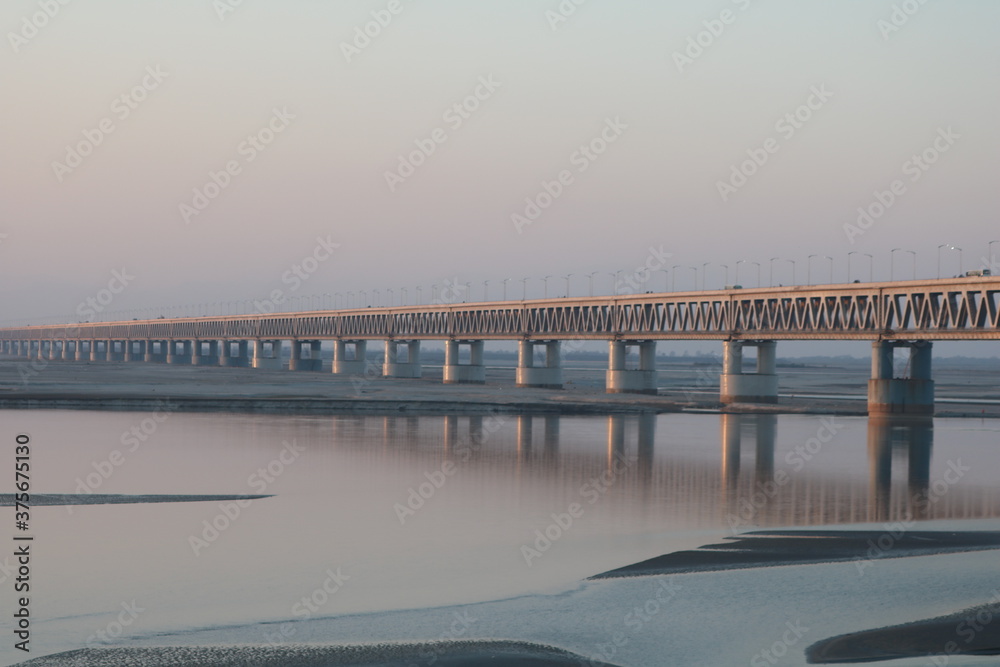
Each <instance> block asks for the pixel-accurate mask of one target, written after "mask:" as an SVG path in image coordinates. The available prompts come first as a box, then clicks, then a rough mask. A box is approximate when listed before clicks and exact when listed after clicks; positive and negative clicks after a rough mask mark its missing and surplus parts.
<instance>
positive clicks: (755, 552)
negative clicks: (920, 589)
mask: <svg viewBox="0 0 1000 667" xmlns="http://www.w3.org/2000/svg"><path fill="white" fill-rule="evenodd" d="M886 536H889V537H890V538H891V540H890V542H889V547H888V548H884V547H881V546H879V545H880V540H881V541H883V542H884V541H885V539H886ZM985 549H1000V532H994V531H954V532H948V531H913V530H910V531H906V532H905V533H903V534H901V535H895V536H894V535H890V534H889V533H887V531H886V530H812V531H801V530H779V531H755V532H752V533H744V534H742V535H740V536H738V537H732V538H727V541H726V542H722V543H718V544H708V545H705V546H703V547H700V548H698V549H695V550H692V551H677V552H674V553H670V554H665V555H663V556H657V557H655V558H650V559H649V560H645V561H642V562H640V563H633V564H631V565H626V566H625V567H620V568H617V569H615V570H610V571H608V572H602V573H601V574H597V575H594V576H593V577H590V579H614V578H618V577H641V576H650V575H664V574H679V573H685V572H710V571H715V570H734V569H742V568H750V567H775V566H779V565H807V564H810V563H836V562H843V561H863V560H865V559H867V558H869V555H868V553H869V551H871V550H875V551H876V552H877V553H878V556H877V557H878V558H879V559H885V558H907V557H912V556H929V555H933V554H945V553H956V552H962V551H981V550H985Z"/></svg>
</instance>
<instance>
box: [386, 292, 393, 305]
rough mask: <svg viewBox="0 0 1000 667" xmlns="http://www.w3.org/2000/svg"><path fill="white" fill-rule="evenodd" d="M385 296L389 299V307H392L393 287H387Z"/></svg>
mask: <svg viewBox="0 0 1000 667" xmlns="http://www.w3.org/2000/svg"><path fill="white" fill-rule="evenodd" d="M385 296H386V298H387V299H388V300H389V307H390V308H392V302H393V294H392V288H391V287H386V288H385Z"/></svg>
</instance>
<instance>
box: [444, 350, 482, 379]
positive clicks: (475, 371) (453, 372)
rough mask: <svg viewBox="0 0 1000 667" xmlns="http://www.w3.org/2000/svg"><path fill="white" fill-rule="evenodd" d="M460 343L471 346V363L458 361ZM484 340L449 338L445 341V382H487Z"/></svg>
mask: <svg viewBox="0 0 1000 667" xmlns="http://www.w3.org/2000/svg"><path fill="white" fill-rule="evenodd" d="M460 345H468V346H469V363H467V364H461V363H459V361H458V353H459V346H460ZM484 347H485V343H484V341H481V340H447V341H445V343H444V383H445V384H485V383H486V366H484V365H483V348H484Z"/></svg>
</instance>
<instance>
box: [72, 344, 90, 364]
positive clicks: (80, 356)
mask: <svg viewBox="0 0 1000 667" xmlns="http://www.w3.org/2000/svg"><path fill="white" fill-rule="evenodd" d="M84 342H85V341H82V340H78V341H76V355H75V356H76V360H77V361H86V360H88V359H90V350H89V349H88V350H87V351H86V352H84V345H83V344H84Z"/></svg>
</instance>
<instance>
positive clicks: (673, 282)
mask: <svg viewBox="0 0 1000 667" xmlns="http://www.w3.org/2000/svg"><path fill="white" fill-rule="evenodd" d="M677 269H691V270H692V271H694V289H698V267H697V266H681V265H680V264H674V265H673V266H672V267H670V270H671V271H673V273H674V276H673V278H672V279H671V281H670V284H671V289H670V291H671V292H672V291H674V290H675V289H677Z"/></svg>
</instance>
